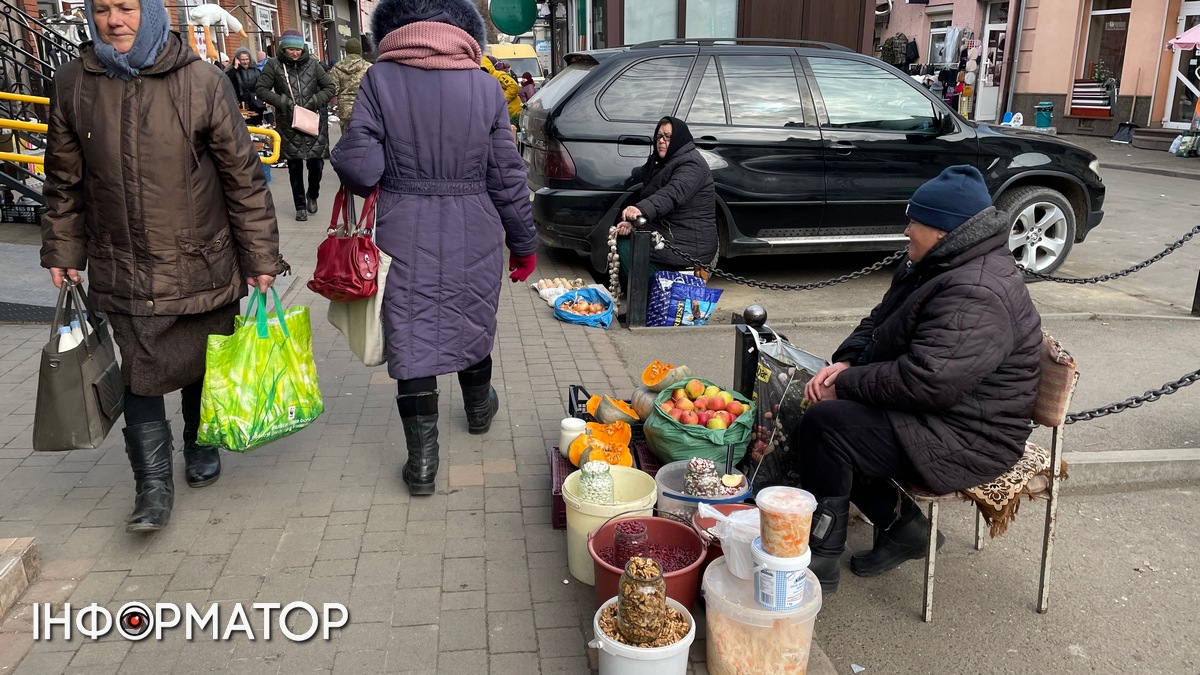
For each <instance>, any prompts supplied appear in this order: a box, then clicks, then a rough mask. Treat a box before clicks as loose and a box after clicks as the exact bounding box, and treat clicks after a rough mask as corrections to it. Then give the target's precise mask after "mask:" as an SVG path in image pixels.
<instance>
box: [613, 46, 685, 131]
mask: <svg viewBox="0 0 1200 675" xmlns="http://www.w3.org/2000/svg"><path fill="white" fill-rule="evenodd" d="M693 60H694V57H691V56H684V57H670V58H664V59H649V60H646V61H642V62H641V63H638V64H636V65H634V66H633V67H632V68H630V69H628V70H626V71H625V72H623V73H621V75H620V76H618V77H617V79H616V80H614V81H613V82H612V84H610V85H608V88H607V89H605V90H604V93H603V94H600V99H599V101H597V104H598V105H599V106H600V112H601V113H603V114H604V116H605V117H607V118H608V119H610V120H633V121H646V122H657V121H658V120H660V119H662V118H663V117H665V116H667V115H670V114H672V113H674V112H675V104H676V103H677V102H678V101H679V92H680V91H682V90H683V84H684V82H687V77H688V71H689V70H691V68H692V61H693Z"/></svg>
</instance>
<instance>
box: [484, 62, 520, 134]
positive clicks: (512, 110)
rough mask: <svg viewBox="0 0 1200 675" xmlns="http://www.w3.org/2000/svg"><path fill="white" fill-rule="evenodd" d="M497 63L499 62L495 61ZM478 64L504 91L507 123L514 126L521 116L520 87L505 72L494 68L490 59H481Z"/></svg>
mask: <svg viewBox="0 0 1200 675" xmlns="http://www.w3.org/2000/svg"><path fill="white" fill-rule="evenodd" d="M497 63H501V62H499V61H497ZM479 64H480V67H481V68H483V70H484V72H486V73H487V74H488V75H491V76H492V77H494V78H496V81H497V82H499V83H500V88H501V89H503V90H504V102H505V105H506V106H507V109H508V123H509V124H510V125H513V124H516V123H517V118H518V117H520V116H521V95H520V92H521V86H520V85H519V84H517V81H516V80H514V79H512V76H511V75H509V74H508V73H507V72H505V71H503V70H501V69H498V68H496V67H495V65H493V62H492V59H491V57H489V56H485V57H483V58H482V59H480V61H479Z"/></svg>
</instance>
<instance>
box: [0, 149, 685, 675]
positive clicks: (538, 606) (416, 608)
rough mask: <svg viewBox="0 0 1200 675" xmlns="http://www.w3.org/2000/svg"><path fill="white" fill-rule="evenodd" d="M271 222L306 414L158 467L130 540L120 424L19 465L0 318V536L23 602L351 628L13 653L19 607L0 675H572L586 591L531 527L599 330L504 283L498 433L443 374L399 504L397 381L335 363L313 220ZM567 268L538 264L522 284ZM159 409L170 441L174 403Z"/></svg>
mask: <svg viewBox="0 0 1200 675" xmlns="http://www.w3.org/2000/svg"><path fill="white" fill-rule="evenodd" d="M327 173H328V174H332V171H330V172H327ZM275 179H276V180H275V181H274V185H273V187H274V188H275V196H276V203H277V204H283V205H286V204H288V203H289V201H288V199H287V195H286V192H285V191H286V190H287V181H286V179H285V177H284V176H283V175H282V172H276V175H275ZM281 179H282V180H281ZM331 187H332V186H330V185H329V183H328V181H327V184H326V190H327V191H326V197H325V198H324V199H323V202H326V203H328V202H329V201H332V200H331V197H332V189H331ZM326 208H327V207H326ZM281 213H284V214H285V215H284V216H283V217H282V218H281V219H280V225H281V230H282V234H283V245H284V253H285V256H286V257H287V259H288V260H289V261H290V262H291V263H292V266H293V268H294V269H295V270H296V272H297V274H298V278H297V279H295V280H294V283H292V284H291V288H290V289H289V290H288V293H287V294H286V296H285V298H286V300H285V302H287V303H288V304H292V305H295V304H303V305H309V306H311V307H312V309H313V317H312V323H313V333H314V352H315V356H316V359H317V367H318V371H319V375H320V383H321V388H322V391H323V392H324V394H325V399H326V406H327V408H326V413H325V414H324V415H323V416H322V417H321V418H320V419H319V420H318V421H317V422H315V423H314V424H313V425H312V426H310V427H309V428H307V429H305V430H304V431H302V432H300V433H298V434H296V435H294V436H292V437H289V438H287V439H285V440H282V441H280V442H277V443H274V444H272V445H270V446H268V447H264V448H261V449H259V450H256V451H255V452H253V453H250V454H244V455H239V454H230V453H226V454H224V455H223V460H224V471H223V474H222V476H221V479H220V481H218V482H217V483H216V484H214V485H212V486H210V487H206V488H203V489H199V490H194V489H189V488H188V487H187V486H186V484H185V483H184V481H183V480H182V468H181V466H180V465H181V463H182V462H181V460H180V459H179V455H178V454H177V455H176V458H177V459H176V466H175V476H176V499H175V510H174V514H173V516H172V520H171V524H170V526H169V527H168V528H167V529H166V530H165V531H163V532H161V533H159V534H157V535H153V536H133V535H129V534H126V533H125V531H124V519H125V518H126V516H127V515H128V512H129V509H130V507H131V504H132V496H133V480H132V474H131V472H130V469H129V465H128V462H127V460H126V457H125V454H124V450H123V444H121V442H120V439H121V438H122V436H121V433H120V431H119V429H114V430H113V433H112V434H110V436H109V439H108V441H107V442H106V443H105V445H104V446H103V447H102V448H100V449H98V450H94V451H75V452H70V453H61V454H34V453H33V452H32V450H31V429H32V423H33V411H34V403H33V401H34V398H35V392H36V386H37V368H38V359H39V352H40V349H41V347H42V345H43V342H44V340H45V338H46V329H45V328H43V327H40V326H36V327H21V326H0V538H3V537H23V536H33V537H36V540H37V544H38V546H39V548H40V549H41V554H42V557H43V559H44V560H45V561H46V567H47V573H46V574H45V575H44V577H43V581H42V582H39V583H38V584H37V585H35V586H33V587H31V589H30V590H29V592H27V593H26V596H25V598H24V602H25V603H29V602H61V601H64V600H65V601H69V602H71V603H72V605H74V606H76V607H78V606H80V605H86V604H88V603H91V602H97V603H100V604H102V605H104V606H106V607H108V608H109V609H110V610H115V609H116V608H117V607H119V606H120V605H121V604H123V603H124V602H127V601H130V600H139V601H142V602H145V603H148V604H149V603H154V602H156V601H162V602H172V603H176V604H179V605H182V604H183V603H187V602H190V603H193V604H197V605H204V604H206V603H212V602H218V601H221V602H229V603H232V602H235V601H240V602H242V603H247V606H248V603H250V602H255V601H258V602H283V603H286V602H288V601H291V600H301V599H302V600H305V601H309V602H313V603H322V602H341V603H345V604H346V605H347V606H348V607H349V609H350V612H351V621H350V624H349V625H348V626H347V627H346V628H344V629H342V630H341V631H340V633H335V636H334V639H332V640H331V641H330V642H327V643H326V642H320V641H313V642H310V643H307V644H291V643H287V642H285V641H278V640H273V641H271V642H263V641H258V642H249V641H247V640H245V639H244V638H241V637H235V638H234V639H233V641H231V642H220V643H210V642H208V641H203V642H201V641H196V642H192V643H189V642H187V641H185V640H184V639H183V636H182V635H181V634H174V635H169V636H168V637H167V638H166V639H164V640H163V641H162V642H159V643H156V642H153V641H144V642H138V643H130V642H128V641H126V640H124V639H122V638H120V637H116V636H115V635H114V636H111V637H107V638H104V639H101V640H99V641H95V642H93V641H90V640H80V639H75V640H73V641H71V642H67V643H64V642H62V641H55V642H50V643H47V642H38V643H37V644H31V643H32V638H31V624H30V621H31V617H30V612H29V610H28V605H25V606H23V607H18V608H17V609H16V610H14V611H13V612H11V613H10V615H9V617H8V618H7V619H6V621H5V623H4V624H3V625H2V626H0V673H9V672H13V670H12V666H13V665H15V664H16V663H18V662H19V663H20V665H19V666H18V667H17V668H16V672H18V673H57V672H87V673H104V672H122V673H123V672H153V673H163V672H173V671H180V672H182V671H187V672H195V671H203V670H209V669H221V670H229V671H242V672H253V673H267V672H298V671H310V670H330V669H334V670H335V671H337V672H356V673H363V672H424V673H432V672H447V673H449V672H453V673H487V672H491V673H520V674H522V675H527V674H529V673H537V672H539V671H540V672H542V673H586V672H587V670H588V665H587V657H586V640H587V639H588V638H589V637H590V633H591V615H592V611H593V610H592V589H591V588H590V587H587V586H583V585H582V584H579V583H576V582H575V581H574V580H573V579H571V580H570V581H569V583H565V582H564V580H566V579H569V578H570V577H569V574H568V572H567V570H566V537H565V534H564V533H563V532H562V531H555V530H552V529H551V528H550V525H549V522H550V511H549V508H548V505H549V493H548V489H547V488H548V483H549V476H548V472H549V468H548V466H547V463H546V446H547V443H552V442H553V441H554V440H555V439H557V435H558V421H559V419H560V418H561V417H562V415H563V411H564V405H563V392H565V390H566V388H567V386H568V385H569V384H571V383H581V384H583V385H585V386H586V387H588V388H589V389H591V390H593V391H618V392H621V391H629V390H630V388H631V386H632V381H631V380H630V377H629V376H628V374H627V372H626V368H625V366H624V364H622V363H621V361H620V360H619V358H618V357H617V353H616V350H615V349H614V347H613V345H612V344H611V342H610V340H609V338H608V337H607V336H606V334H605V333H604V332H603V331H599V330H594V329H583V328H579V327H573V326H568V325H566V324H562V323H559V322H558V321H556V320H555V319H554V318H553V316H552V315H551V312H550V310H549V308H548V307H547V306H546V305H545V303H544V302H542V301H541V300H539V299H538V298H537V296H536V295H535V294H534V293H532V292H530V290H529V288H528V286H526V285H524V284H511V283H509V282H507V280H506V281H505V283H504V290H503V292H502V295H501V304H500V311H499V321H500V326H499V334H498V337H497V340H496V348H495V351H494V352H493V358H494V360H495V384H496V387H497V389H498V390H499V391H500V395H501V401H502V403H501V408H500V412H499V414H498V416H497V419H496V423H495V424H493V426H492V430H491V432H490V433H489V434H488V435H486V436H482V437H480V436H471V435H468V434H467V432H466V421H465V418H464V416H463V413H462V406H461V398H460V396H461V394H460V392H459V389H458V384H457V380H456V379H455V378H454V377H453V376H447V377H444V378H440V382H439V384H440V386H441V392H442V393H441V401H440V405H441V414H442V419H441V424H440V428H441V447H442V470H441V471H440V472H439V476H438V493H437V494H436V495H435V496H432V497H428V498H422V499H412V500H410V498H409V496H408V493H407V491H406V490H405V488H404V486H403V484H402V482H401V480H400V477H399V474H400V467H401V464H402V462H403V461H404V459H405V450H404V436H403V430H402V428H401V425H400V419H399V416H398V414H397V413H396V409H395V405H394V400H393V397H394V391H395V390H394V386H395V385H394V384H393V381H392V380H391V379H389V378H388V376H387V374H386V372H385V369H384V368H375V369H367V368H365V367H363V366H362V365H361V364H359V363H357V362H356V361H355V360H354V357H353V356H352V355H351V353H350V352H349V350H348V349H347V348H346V347H345V343H344V342H343V341H342V339H341V337H340V335H338V334H337V332H336V331H335V330H334V329H333V328H332V327H331V326H330V325H329V324H328V323H327V322H326V321H325V318H324V314H325V307H326V301H325V300H324V299H321V298H318V297H316V296H314V295H313V294H312V293H311V292H310V291H308V290H307V288H305V287H304V285H303V282H304V281H306V280H307V275H308V274H309V273H311V270H312V264H313V259H314V257H315V248H316V244H317V242H318V241H319V239H320V238H321V237H322V236H323V235H324V230H323V218H322V215H320V214H319V215H318V216H316V217H315V218H314V219H313V220H310V221H309V222H308V223H294V222H292V221H291V219H290V218H288V217H287V210H286V209H285V210H284V211H282V212H281ZM569 273H570V270H569V269H567V268H565V267H560V266H556V265H555V263H554V262H553V261H551V260H550V259H549V257H547V256H543V257H541V258H540V264H539V268H538V270H537V272H536V276H535V278H539V277H542V276H559V275H566V274H569ZM572 276H573V275H572ZM168 405H169V409H172V410H174V418H173V420H172V426H173V428H174V430H175V433H176V438H178V434H179V430H180V429H181V426H182V420H181V418H180V417H179V414H178V399H177V398H175V397H170V398H169V399H168ZM701 635H702V633H701ZM702 653H703V652H702V650H701V649H700V648H699V646H697V647H696V648H695V650H694V654H696V655H697V656H701V657H702ZM23 655H24V658H23V660H22V656H23ZM700 668H701V670H703V666H701V667H700Z"/></svg>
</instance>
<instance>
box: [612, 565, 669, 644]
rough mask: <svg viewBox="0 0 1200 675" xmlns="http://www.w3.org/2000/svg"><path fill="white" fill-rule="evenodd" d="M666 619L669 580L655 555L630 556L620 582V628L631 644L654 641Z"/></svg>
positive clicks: (618, 611) (618, 608)
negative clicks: (654, 557) (645, 556)
mask: <svg viewBox="0 0 1200 675" xmlns="http://www.w3.org/2000/svg"><path fill="white" fill-rule="evenodd" d="M666 618H667V581H666V579H664V578H663V575H662V568H661V567H659V565H658V563H657V562H655V561H654V559H652V558H637V557H635V558H630V559H629V562H628V563H626V564H625V572H624V573H623V574H622V575H621V581H620V582H619V583H618V585H617V629H618V630H620V631H621V637H623V638H625V640H626V641H628V642H629V643H631V644H635V645H636V644H646V643H649V642H653V641H654V640H655V639H657V638H658V636H659V634H660V633H662V629H663V623H664V622H665V621H666Z"/></svg>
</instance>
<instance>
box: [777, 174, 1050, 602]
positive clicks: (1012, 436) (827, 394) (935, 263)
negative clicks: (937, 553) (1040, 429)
mask: <svg viewBox="0 0 1200 675" xmlns="http://www.w3.org/2000/svg"><path fill="white" fill-rule="evenodd" d="M908 217H909V223H908V227H906V228H905V230H904V234H905V236H907V237H908V239H909V246H908V258H907V259H906V260H905V261H904V263H903V264H902V265H901V266H900V269H899V270H897V271H896V274H895V276H894V277H893V278H892V285H891V287H890V288H889V289H888V291H887V293H886V294H884V296H883V300H882V302H880V303H879V305H877V306H876V307H875V309H873V310H871V314H870V316H868V317H867V318H865V319H863V320H862V322H861V323H859V325H858V328H856V329H855V330H854V332H853V333H851V334H850V337H848V338H846V340H845V341H844V342H843V343H842V345H841V346H840V347H839V348H838V350H837V351H836V352H835V353H834V355H833V359H832V360H833V365H830V366H826V367H825V368H822V369H821V370H820V372H818V373H817V374H816V376H815V377H813V379H812V380H810V381H809V382H808V383H807V385H806V386H805V390H804V393H805V399H806V400H808V401H810V402H812V405H811V406H810V407H809V408H808V409H807V410H806V412H805V413H804V416H803V417H802V418H801V422H800V425H799V429H798V431H797V432H796V433H794V434H792V438H791V453H790V455H791V457H790V459H791V461H792V462H793V466H792V468H793V469H794V470H795V472H796V473H797V474H798V475H799V476H800V483H801V486H802V487H804V488H805V489H806V490H808V491H809V492H812V493H813V495H814V496H815V497H816V498H817V510H816V512H815V513H814V514H813V520H812V532H811V539H810V547H811V550H812V564H811V565H810V569H811V570H812V572H813V573H814V574H815V575H816V576H817V578H818V579H819V580H820V582H821V588H822V590H824V591H825V592H826V593H831V592H833V591H836V590H837V585H838V581H839V578H840V565H841V563H840V560H841V555H842V552H843V551H844V550H845V547H846V533H847V524H848V520H849V509H850V502H851V501H853V502H854V504H855V505H856V506H858V508H859V509H860V510H861V511H862V512H863V514H864V515H866V516H867V517H868V518H869V519H870V520H871V522H872V523H874V524H875V528H876V529H875V537H874V547H873V548H872V549H871V550H869V551H860V552H858V553H855V554H854V555H853V556H851V558H850V569H851V571H853V572H854V573H855V574H857V575H858V576H875V575H878V574H882V573H883V572H886V571H888V570H890V569H893V568H895V567H897V566H899V565H900V564H902V563H903V562H905V561H906V560H913V559H916V558H920V557H922V556H923V555H924V553H925V549H926V546H927V544H928V541H929V539H928V532H929V523H928V521H927V520H926V518H925V516H924V515H923V514H922V513H921V510H920V509H919V508H917V506H916V505H915V504H913V503H912V502H911V501H909V500H907V499H904V498H903V496H902V494H901V493H900V491H899V490H898V489H897V488H896V487H895V485H893V484H892V482H891V481H892V479H895V480H898V481H904V482H907V483H913V484H916V485H918V486H920V487H923V488H925V489H927V490H929V491H932V492H935V493H938V494H945V493H951V492H955V491H958V490H964V489H966V488H969V487H974V486H976V485H979V484H981V483H985V482H987V481H990V480H992V479H994V478H996V477H998V476H1000V475H1001V474H1003V473H1004V472H1006V471H1008V470H1009V469H1010V468H1012V466H1013V465H1014V464H1016V462H1017V460H1018V459H1020V458H1021V456H1022V454H1023V453H1024V448H1025V440H1026V439H1027V438H1028V437H1029V432H1030V427H1029V420H1030V416H1031V415H1032V414H1033V404H1034V399H1035V398H1036V396H1037V384H1038V375H1039V370H1038V363H1039V349H1040V345H1041V340H1042V334H1041V324H1042V321H1041V317H1040V316H1039V315H1038V312H1037V310H1036V309H1035V308H1034V306H1033V302H1032V300H1030V298H1029V292H1028V291H1027V290H1026V288H1025V280H1024V277H1023V274H1022V273H1021V271H1020V270H1019V269H1017V267H1016V264H1015V262H1014V261H1013V257H1012V254H1011V253H1010V252H1009V251H1008V248H1007V242H1008V218H1007V217H1006V215H1005V214H1004V213H1003V212H1000V211H997V210H996V209H995V208H994V207H993V206H992V198H991V195H990V194H988V189H987V186H986V185H985V184H984V181H983V176H982V175H981V174H980V173H979V170H978V169H976V168H975V167H973V166H967V165H963V166H952V167H949V168H947V169H946V170H944V171H943V172H942V173H941V174H940V175H939V176H938V177H936V178H934V179H933V180H931V181H929V182H928V183H925V184H924V185H922V186H921V187H920V188H918V189H917V191H916V192H914V193H913V196H912V198H911V199H910V200H909V205H908ZM938 536H939V543H940V538H941V535H940V534H939V535H938Z"/></svg>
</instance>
